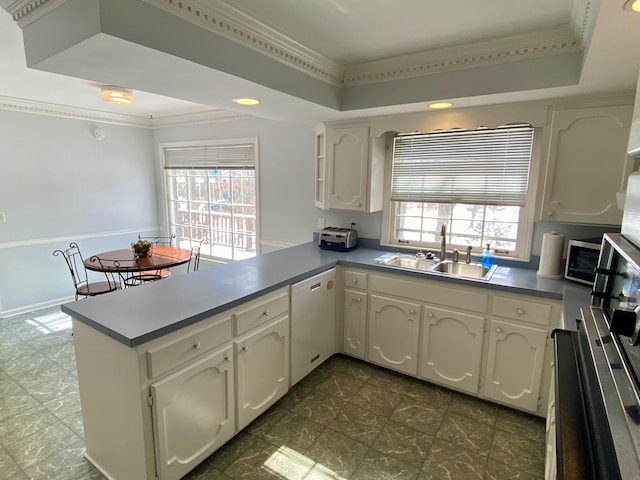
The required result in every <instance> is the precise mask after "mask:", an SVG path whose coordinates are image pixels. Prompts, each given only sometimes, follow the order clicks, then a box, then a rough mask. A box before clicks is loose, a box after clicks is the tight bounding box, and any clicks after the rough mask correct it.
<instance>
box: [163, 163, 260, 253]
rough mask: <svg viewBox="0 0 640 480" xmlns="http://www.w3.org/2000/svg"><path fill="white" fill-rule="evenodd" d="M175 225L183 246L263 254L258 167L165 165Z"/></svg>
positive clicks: (173, 227)
mask: <svg viewBox="0 0 640 480" xmlns="http://www.w3.org/2000/svg"><path fill="white" fill-rule="evenodd" d="M165 176H166V180H167V195H168V207H169V216H170V224H171V228H172V231H175V232H176V233H177V236H178V237H179V244H180V246H181V247H183V248H192V247H193V246H196V245H199V244H200V242H201V241H202V240H205V241H206V243H205V244H203V245H202V247H201V255H202V256H205V257H206V256H209V257H215V258H220V259H228V260H238V259H242V258H248V257H253V256H255V255H256V253H257V241H256V239H257V219H256V216H257V206H256V192H255V184H256V183H255V170H253V169H248V168H244V169H224V168H213V169H211V170H165Z"/></svg>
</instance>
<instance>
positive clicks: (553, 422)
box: [551, 417, 556, 425]
mask: <svg viewBox="0 0 640 480" xmlns="http://www.w3.org/2000/svg"><path fill="white" fill-rule="evenodd" d="M555 424H556V419H555V417H554V418H552V419H551V425H555Z"/></svg>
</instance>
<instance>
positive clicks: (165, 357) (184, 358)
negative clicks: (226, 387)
mask: <svg viewBox="0 0 640 480" xmlns="http://www.w3.org/2000/svg"><path fill="white" fill-rule="evenodd" d="M230 340H231V318H229V317H226V318H223V319H222V320H219V321H217V322H216V323H215V324H213V325H210V324H209V325H207V326H206V327H203V328H201V329H199V330H198V329H195V330H193V331H191V332H190V333H189V334H187V335H183V336H181V337H180V338H178V339H176V340H173V341H171V342H170V343H166V344H164V345H160V346H158V347H157V348H153V349H151V350H147V365H148V369H149V378H155V377H157V376H158V375H162V374H163V373H165V372H168V371H169V370H172V369H173V368H175V367H178V366H180V365H182V364H184V363H186V362H188V361H190V360H193V359H194V358H197V357H199V356H200V355H202V354H204V353H206V352H208V351H209V350H211V349H213V348H215V347H218V346H219V345H222V344H223V343H225V342H228V341H230Z"/></svg>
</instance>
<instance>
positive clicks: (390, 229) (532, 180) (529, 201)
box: [380, 125, 543, 262]
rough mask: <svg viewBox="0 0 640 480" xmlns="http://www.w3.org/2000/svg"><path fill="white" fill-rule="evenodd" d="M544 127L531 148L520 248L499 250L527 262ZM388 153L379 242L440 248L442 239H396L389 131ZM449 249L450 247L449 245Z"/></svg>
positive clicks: (536, 129) (536, 130)
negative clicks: (426, 241) (438, 240)
mask: <svg viewBox="0 0 640 480" xmlns="http://www.w3.org/2000/svg"><path fill="white" fill-rule="evenodd" d="M542 137H543V129H542V128H541V127H536V126H535V125H534V126H533V147H532V151H531V164H530V166H529V187H528V189H527V195H526V200H525V204H524V205H523V206H522V207H521V208H522V212H521V216H520V218H521V221H520V222H518V237H517V238H518V249H517V250H515V251H514V252H512V253H511V255H508V256H506V255H500V254H497V255H496V257H497V258H504V259H508V260H514V261H524V262H528V261H530V259H531V247H532V243H533V229H534V221H535V212H536V197H537V192H538V180H539V177H540V168H541V162H542V146H543V138H542ZM385 150H386V155H385V162H384V188H383V205H382V225H381V232H380V245H383V246H388V247H400V248H404V249H411V250H416V251H418V250H432V251H434V252H438V251H439V249H440V244H439V243H437V244H436V243H423V242H408V243H405V242H402V243H401V242H398V241H397V240H394V228H395V208H394V204H393V201H392V200H391V173H392V168H393V136H391V135H389V136H388V138H387V144H386V149H385ZM447 249H448V250H450V247H449V246H447ZM473 254H478V255H481V254H482V252H481V249H480V248H478V249H477V250H475V249H474V250H473Z"/></svg>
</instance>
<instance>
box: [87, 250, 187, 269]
mask: <svg viewBox="0 0 640 480" xmlns="http://www.w3.org/2000/svg"><path fill="white" fill-rule="evenodd" d="M190 259H191V250H187V249H186V248H179V247H153V248H152V249H151V252H150V254H149V255H148V256H146V257H139V258H138V261H137V262H136V258H135V256H134V253H133V250H131V248H122V249H120V250H111V251H109V252H103V253H96V254H95V255H92V256H91V257H90V258H87V259H86V260H85V261H84V266H85V267H87V270H93V271H95V272H117V273H126V272H144V271H149V270H162V269H165V268H169V267H175V266H177V265H182V264H185V263H188V262H189V260H190Z"/></svg>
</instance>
